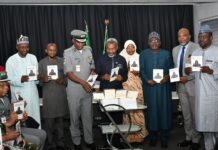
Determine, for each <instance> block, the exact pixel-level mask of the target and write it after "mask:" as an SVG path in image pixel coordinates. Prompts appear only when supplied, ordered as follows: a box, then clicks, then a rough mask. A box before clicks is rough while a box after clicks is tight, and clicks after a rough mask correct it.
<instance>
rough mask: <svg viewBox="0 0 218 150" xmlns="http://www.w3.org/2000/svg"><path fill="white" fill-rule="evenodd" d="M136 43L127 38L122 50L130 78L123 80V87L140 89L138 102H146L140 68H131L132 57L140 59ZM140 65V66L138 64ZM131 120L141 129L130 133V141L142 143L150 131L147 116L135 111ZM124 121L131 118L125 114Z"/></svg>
mask: <svg viewBox="0 0 218 150" xmlns="http://www.w3.org/2000/svg"><path fill="white" fill-rule="evenodd" d="M136 48H137V47H136V44H135V42H134V41H132V40H127V41H126V42H125V44H124V49H123V50H122V51H121V52H120V55H121V56H123V57H124V58H125V59H126V62H127V64H128V79H127V81H126V82H123V88H124V89H126V90H130V91H138V97H137V99H136V100H137V104H141V105H143V104H144V98H143V92H142V80H141V78H140V74H139V70H137V71H135V70H133V71H132V70H130V65H132V64H130V59H135V60H139V54H138V53H137V52H136ZM138 67H139V66H138ZM130 116H131V122H132V123H133V124H135V125H138V126H139V127H140V128H141V130H140V131H139V132H136V133H133V134H130V135H129V136H128V138H127V139H128V141H129V142H131V143H134V142H136V143H141V142H143V141H144V138H145V137H146V136H147V135H148V131H147V130H146V127H145V117H144V112H143V111H142V110H138V111H133V112H131V113H130ZM123 123H124V124H129V118H128V117H127V115H124V116H123Z"/></svg>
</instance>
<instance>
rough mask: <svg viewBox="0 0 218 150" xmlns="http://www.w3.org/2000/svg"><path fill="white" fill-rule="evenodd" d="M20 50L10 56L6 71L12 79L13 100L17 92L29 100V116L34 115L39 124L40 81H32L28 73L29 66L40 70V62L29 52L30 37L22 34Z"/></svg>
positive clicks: (18, 45)
mask: <svg viewBox="0 0 218 150" xmlns="http://www.w3.org/2000/svg"><path fill="white" fill-rule="evenodd" d="M16 48H17V50H18V52H17V53H16V54H14V55H13V56H11V57H9V58H8V60H7V62H6V71H7V74H8V79H9V80H10V81H9V83H10V87H11V97H12V101H16V96H15V95H16V94H17V93H19V94H20V96H21V97H22V98H23V99H24V100H25V101H26V102H27V106H26V108H25V110H26V112H27V113H28V115H29V116H31V117H33V118H34V119H35V120H36V121H37V122H38V123H39V124H40V123H41V120H40V110H39V95H38V89H37V86H36V84H38V81H30V80H29V76H28V73H27V68H28V67H32V66H34V68H35V69H36V71H37V70H38V62H37V59H36V56H35V55H33V54H30V53H28V52H29V49H30V47H29V38H28V37H27V36H23V35H21V36H20V37H19V38H18V39H17V46H16Z"/></svg>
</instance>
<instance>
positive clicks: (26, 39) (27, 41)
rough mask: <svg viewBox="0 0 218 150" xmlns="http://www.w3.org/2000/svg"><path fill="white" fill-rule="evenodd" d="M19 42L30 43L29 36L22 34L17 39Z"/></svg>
mask: <svg viewBox="0 0 218 150" xmlns="http://www.w3.org/2000/svg"><path fill="white" fill-rule="evenodd" d="M17 44H29V38H28V37H27V36H23V35H20V37H19V38H18V39H17Z"/></svg>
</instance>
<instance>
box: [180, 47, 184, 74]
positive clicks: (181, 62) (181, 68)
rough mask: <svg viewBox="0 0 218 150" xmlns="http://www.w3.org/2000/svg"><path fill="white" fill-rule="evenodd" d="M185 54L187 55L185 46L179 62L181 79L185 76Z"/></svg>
mask: <svg viewBox="0 0 218 150" xmlns="http://www.w3.org/2000/svg"><path fill="white" fill-rule="evenodd" d="M184 53H185V46H183V47H182V52H181V55H180V61H179V75H180V77H182V76H183V60H184Z"/></svg>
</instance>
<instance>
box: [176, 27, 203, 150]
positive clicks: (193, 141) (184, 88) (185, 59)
mask: <svg viewBox="0 0 218 150" xmlns="http://www.w3.org/2000/svg"><path fill="white" fill-rule="evenodd" d="M190 39H191V35H190V32H189V30H188V29H186V28H181V29H180V30H179V31H178V41H179V44H180V45H178V46H176V47H174V48H173V61H174V64H175V67H178V68H179V74H180V82H178V84H177V91H178V95H179V99H180V103H181V106H182V113H183V117H184V129H185V134H186V139H185V140H184V141H183V142H180V143H178V146H179V147H186V146H189V145H191V147H190V149H192V150H198V149H199V141H200V137H201V136H200V134H199V133H198V132H197V131H196V130H195V126H194V119H195V118H194V117H195V115H194V112H195V111H194V108H195V93H194V84H195V83H194V80H192V78H191V77H189V76H187V75H186V74H185V72H184V68H185V67H186V66H187V64H191V55H192V52H193V51H195V50H196V49H198V48H199V46H198V45H197V44H195V43H193V42H191V41H190Z"/></svg>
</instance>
